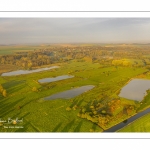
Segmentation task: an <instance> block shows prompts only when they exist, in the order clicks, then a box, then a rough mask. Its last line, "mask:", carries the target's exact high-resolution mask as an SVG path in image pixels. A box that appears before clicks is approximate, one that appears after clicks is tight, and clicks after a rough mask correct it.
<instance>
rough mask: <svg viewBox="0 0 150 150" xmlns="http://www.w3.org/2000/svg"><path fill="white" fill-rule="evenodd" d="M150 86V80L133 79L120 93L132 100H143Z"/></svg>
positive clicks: (121, 95)
mask: <svg viewBox="0 0 150 150" xmlns="http://www.w3.org/2000/svg"><path fill="white" fill-rule="evenodd" d="M149 88H150V80H144V79H133V80H132V81H130V82H129V83H128V84H127V85H126V86H124V87H123V88H122V90H121V92H120V94H119V96H120V97H123V98H127V99H130V100H137V101H141V100H143V98H144V96H145V95H146V94H147V92H146V91H147V90H148V89H149Z"/></svg>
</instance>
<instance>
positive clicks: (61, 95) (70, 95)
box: [44, 85, 95, 100]
mask: <svg viewBox="0 0 150 150" xmlns="http://www.w3.org/2000/svg"><path fill="white" fill-rule="evenodd" d="M94 87H95V86H94V85H86V86H81V87H78V88H75V89H71V90H67V91H64V92H60V93H56V94H53V95H50V96H48V97H45V98H44V100H53V99H58V98H63V99H69V98H73V97H75V96H78V95H80V94H82V93H84V92H87V91H89V90H91V89H93V88H94Z"/></svg>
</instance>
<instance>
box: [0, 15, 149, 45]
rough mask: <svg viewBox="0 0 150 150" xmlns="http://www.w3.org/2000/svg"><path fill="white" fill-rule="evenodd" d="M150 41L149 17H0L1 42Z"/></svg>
mask: <svg viewBox="0 0 150 150" xmlns="http://www.w3.org/2000/svg"><path fill="white" fill-rule="evenodd" d="M119 42H121V43H122V42H124V43H128V42H130V43H132V42H150V18H0V44H28V43H30V44H32V43H40V44H41V43H119Z"/></svg>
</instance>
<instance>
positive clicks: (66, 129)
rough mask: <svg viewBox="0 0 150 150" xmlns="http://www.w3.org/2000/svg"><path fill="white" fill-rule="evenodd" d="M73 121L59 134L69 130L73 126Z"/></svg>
mask: <svg viewBox="0 0 150 150" xmlns="http://www.w3.org/2000/svg"><path fill="white" fill-rule="evenodd" d="M74 122H75V119H73V120H72V121H71V122H69V123H68V124H67V125H66V126H65V127H64V128H63V129H62V131H61V132H68V131H69V129H70V128H71V126H72V125H73V124H74Z"/></svg>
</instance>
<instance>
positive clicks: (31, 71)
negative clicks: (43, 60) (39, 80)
mask: <svg viewBox="0 0 150 150" xmlns="http://www.w3.org/2000/svg"><path fill="white" fill-rule="evenodd" d="M54 68H59V66H52V67H49V68H40V69H35V70H17V71H12V72H6V73H2V75H1V76H16V75H22V74H30V73H35V72H40V71H46V70H50V69H54Z"/></svg>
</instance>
